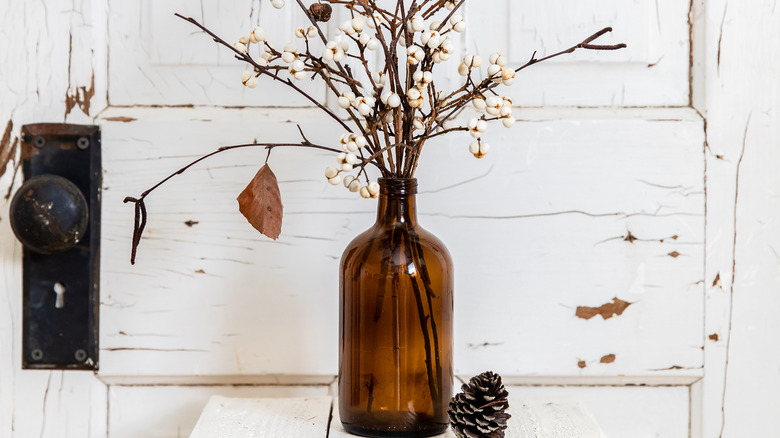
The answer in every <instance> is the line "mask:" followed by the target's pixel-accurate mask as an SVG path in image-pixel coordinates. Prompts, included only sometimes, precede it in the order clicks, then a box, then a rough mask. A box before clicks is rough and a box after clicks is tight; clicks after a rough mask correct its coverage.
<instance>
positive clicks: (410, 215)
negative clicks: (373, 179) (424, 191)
mask: <svg viewBox="0 0 780 438" xmlns="http://www.w3.org/2000/svg"><path fill="white" fill-rule="evenodd" d="M378 181H379V205H378V206H377V213H376V222H377V224H378V225H382V226H384V227H398V226H401V225H403V224H407V223H408V224H411V225H416V224H417V200H416V197H415V195H416V194H417V179H415V178H380V179H379V180H378Z"/></svg>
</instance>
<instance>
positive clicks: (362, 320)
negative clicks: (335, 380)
mask: <svg viewBox="0 0 780 438" xmlns="http://www.w3.org/2000/svg"><path fill="white" fill-rule="evenodd" d="M379 185H380V193H379V203H378V208H377V219H376V223H375V224H374V226H373V227H371V228H370V229H368V230H367V231H365V232H363V233H362V234H360V235H359V236H358V237H357V238H355V240H353V241H352V242H351V243H350V244H349V245H348V246H347V249H346V250H345V251H344V255H343V256H342V257H341V277H340V289H341V295H340V312H341V313H340V342H339V353H340V354H339V414H340V416H341V422H342V424H343V425H344V428H345V429H346V430H347V431H348V432H350V433H352V434H355V435H362V436H375V437H379V436H404V437H425V436H432V435H437V434H440V433H442V432H444V431H445V430H446V429H447V424H448V419H447V405H448V403H449V400H450V398H451V397H452V386H453V381H452V312H453V307H452V287H453V268H452V259H451V258H450V254H449V252H448V251H447V248H445V246H444V244H442V243H441V241H439V239H437V238H436V237H434V236H433V235H432V234H431V233H429V232H427V231H425V230H424V229H422V228H421V227H420V226H419V225H418V224H417V206H416V199H415V194H416V193H417V180H416V179H380V180H379Z"/></svg>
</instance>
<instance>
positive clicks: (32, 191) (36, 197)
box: [10, 174, 89, 254]
mask: <svg viewBox="0 0 780 438" xmlns="http://www.w3.org/2000/svg"><path fill="white" fill-rule="evenodd" d="M10 213H11V214H10V218H11V228H12V229H13V232H14V234H15V235H16V238H17V239H19V241H20V242H22V244H23V245H24V246H25V247H27V248H29V249H31V250H33V251H35V252H38V253H41V254H53V253H57V252H62V251H67V250H69V249H70V248H73V247H74V246H76V244H78V242H79V241H80V240H81V238H82V237H83V236H84V234H85V231H86V229H87V224H88V223H89V213H88V207H87V200H86V199H85V198H84V194H82V193H81V190H79V188H78V187H77V186H76V185H75V184H73V183H72V182H70V181H69V180H67V179H65V178H63V177H61V176H57V175H49V174H47V175H38V176H34V177H32V178H30V179H28V180H27V181H25V183H24V184H22V187H21V188H19V190H18V191H17V192H16V194H15V195H14V198H13V200H12V201H11V211H10Z"/></svg>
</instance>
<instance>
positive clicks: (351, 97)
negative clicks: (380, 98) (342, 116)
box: [337, 91, 376, 147]
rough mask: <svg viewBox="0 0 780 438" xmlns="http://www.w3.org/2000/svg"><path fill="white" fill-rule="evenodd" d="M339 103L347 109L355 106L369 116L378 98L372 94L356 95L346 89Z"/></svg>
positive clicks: (361, 113) (358, 110) (362, 114)
mask: <svg viewBox="0 0 780 438" xmlns="http://www.w3.org/2000/svg"><path fill="white" fill-rule="evenodd" d="M337 102H338V105H339V107H341V108H344V109H347V108H354V109H356V110H357V112H358V113H359V114H360V115H361V116H363V117H367V116H369V115H371V112H372V111H373V109H374V105H376V99H374V98H373V97H371V96H367V97H366V96H357V97H356V96H355V93H353V92H351V91H345V92H343V93H341V96H339V98H338V100H337ZM361 147H362V146H361Z"/></svg>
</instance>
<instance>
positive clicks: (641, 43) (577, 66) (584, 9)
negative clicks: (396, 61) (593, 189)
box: [465, 0, 690, 107]
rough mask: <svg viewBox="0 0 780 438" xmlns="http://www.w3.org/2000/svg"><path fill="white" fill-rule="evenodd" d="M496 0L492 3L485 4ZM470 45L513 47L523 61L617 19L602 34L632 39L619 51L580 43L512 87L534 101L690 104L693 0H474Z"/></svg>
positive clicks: (514, 56) (610, 39) (486, 50)
mask: <svg viewBox="0 0 780 438" xmlns="http://www.w3.org/2000/svg"><path fill="white" fill-rule="evenodd" d="M487 4H489V7H485V6H486V5H487ZM466 5H467V6H466V8H467V12H466V15H465V16H466V18H467V20H468V23H469V29H468V31H467V32H466V35H465V38H466V40H467V41H469V46H468V47H467V50H469V51H471V52H474V51H476V52H478V53H480V54H482V56H483V57H486V56H488V55H489V54H490V53H491V52H493V51H499V52H501V53H505V54H508V56H509V59H510V61H511V63H512V65H513V66H515V67H517V66H520V65H522V64H524V63H525V62H526V61H527V60H528V59H530V57H531V54H533V53H534V51H537V55H536V57H537V58H540V57H543V56H545V55H549V54H552V53H555V52H558V51H560V50H563V49H566V48H569V47H571V46H573V45H574V44H576V43H578V42H580V41H582V40H583V39H584V38H585V37H587V36H589V35H590V34H592V33H593V32H595V31H597V30H599V29H601V28H603V27H607V26H611V27H613V29H614V30H613V32H612V34H607V35H605V36H604V37H602V38H601V39H599V40H598V41H599V42H602V43H604V44H615V43H619V42H625V43H627V44H628V47H627V48H626V49H623V50H619V51H616V52H596V51H584V50H580V51H577V52H575V53H572V54H569V55H566V56H564V57H561V58H558V59H553V60H550V61H547V62H545V63H544V64H539V65H535V66H532V67H530V68H528V69H526V70H524V71H522V72H521V73H519V75H518V81H517V82H516V83H515V85H513V86H512V87H511V88H510V90H511V91H510V92H509V93H507V94H509V95H510V96H511V97H512V98H513V99H514V102H515V104H520V105H526V106H566V105H573V106H617V107H631V106H687V105H688V104H689V101H690V98H689V74H688V73H689V69H690V42H689V39H690V37H689V24H688V12H689V8H690V2H689V1H688V0H670V1H651V0H633V1H623V0H608V1H600V2H572V1H568V0H550V1H546V2H545V3H544V5H545V7H543V8H540V7H538V2H535V1H532V0H492V1H490V2H488V3H485V2H476V3H475V2H467V3H466Z"/></svg>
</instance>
